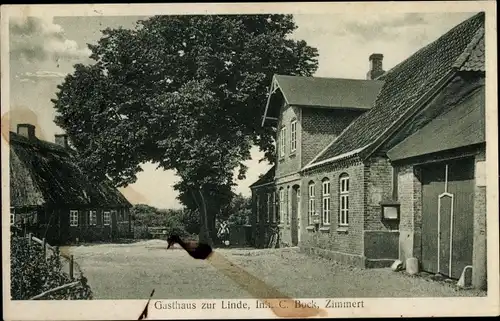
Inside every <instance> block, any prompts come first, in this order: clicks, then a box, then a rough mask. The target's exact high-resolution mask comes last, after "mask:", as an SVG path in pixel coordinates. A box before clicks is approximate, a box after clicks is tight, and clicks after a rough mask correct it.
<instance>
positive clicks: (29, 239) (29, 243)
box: [28, 233, 32, 247]
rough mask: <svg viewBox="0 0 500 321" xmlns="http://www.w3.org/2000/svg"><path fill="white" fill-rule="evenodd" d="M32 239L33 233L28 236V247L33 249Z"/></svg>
mask: <svg viewBox="0 0 500 321" xmlns="http://www.w3.org/2000/svg"><path fill="white" fill-rule="evenodd" d="M31 237H32V234H31V233H29V234H28V245H29V246H30V247H31V242H32V240H31Z"/></svg>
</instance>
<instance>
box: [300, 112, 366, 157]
mask: <svg viewBox="0 0 500 321" xmlns="http://www.w3.org/2000/svg"><path fill="white" fill-rule="evenodd" d="M361 113H363V112H362V111H351V110H332V109H323V108H303V109H302V141H301V144H302V155H301V158H302V160H301V161H302V166H305V165H306V164H307V163H309V162H310V161H311V160H312V159H313V158H314V157H315V156H316V155H318V153H320V152H321V151H322V150H323V149H324V148H325V147H326V146H328V144H330V143H331V142H332V141H333V140H334V139H335V138H336V137H337V136H339V135H340V133H341V132H342V131H343V130H344V129H345V128H346V127H347V126H348V125H349V124H350V123H351V122H352V121H353V120H354V119H356V118H357V117H358V116H359V115H361Z"/></svg>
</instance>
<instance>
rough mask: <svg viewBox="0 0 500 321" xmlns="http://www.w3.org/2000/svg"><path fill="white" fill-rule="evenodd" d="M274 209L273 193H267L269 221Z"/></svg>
mask: <svg viewBox="0 0 500 321" xmlns="http://www.w3.org/2000/svg"><path fill="white" fill-rule="evenodd" d="M272 210H273V203H272V195H271V193H267V222H269V221H270V220H271V211H272Z"/></svg>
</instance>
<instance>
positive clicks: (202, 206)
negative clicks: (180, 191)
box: [194, 189, 213, 246]
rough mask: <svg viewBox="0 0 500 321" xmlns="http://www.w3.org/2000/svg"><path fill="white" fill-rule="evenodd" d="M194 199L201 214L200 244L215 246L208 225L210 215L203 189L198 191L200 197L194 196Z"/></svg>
mask: <svg viewBox="0 0 500 321" xmlns="http://www.w3.org/2000/svg"><path fill="white" fill-rule="evenodd" d="M194 199H195V202H196V205H197V206H198V209H199V213H200V223H201V226H200V235H199V241H200V243H204V244H208V245H210V246H212V245H213V241H212V238H211V233H210V228H209V223H208V213H207V204H206V201H205V196H204V192H203V189H199V190H198V197H197V196H196V195H194Z"/></svg>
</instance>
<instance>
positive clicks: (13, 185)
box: [10, 132, 131, 208]
mask: <svg viewBox="0 0 500 321" xmlns="http://www.w3.org/2000/svg"><path fill="white" fill-rule="evenodd" d="M74 157H75V154H74V153H73V151H72V150H70V149H67V148H64V147H62V146H60V145H57V144H53V143H49V142H46V141H42V140H39V139H36V138H34V139H32V140H29V139H28V138H26V137H24V136H21V135H18V134H16V133H13V132H10V203H11V206H12V207H34V206H44V205H48V206H79V207H110V208H113V207H129V206H131V204H130V203H129V202H128V201H127V199H126V198H125V197H124V196H123V195H122V194H121V193H120V192H119V191H118V190H117V189H116V188H114V187H113V186H112V185H111V183H110V182H95V181H93V180H91V179H89V178H88V177H87V176H86V175H85V174H84V173H83V172H82V170H81V169H80V168H79V167H78V166H77V165H76V164H75V162H74Z"/></svg>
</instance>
